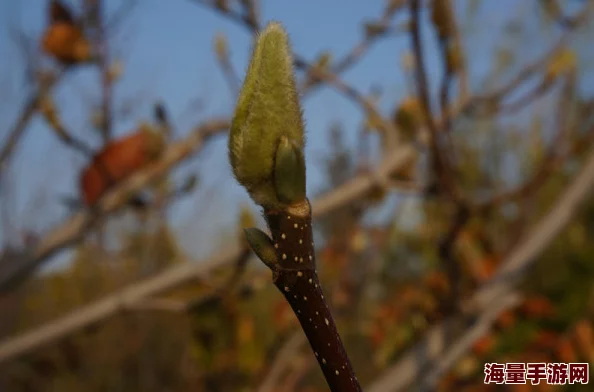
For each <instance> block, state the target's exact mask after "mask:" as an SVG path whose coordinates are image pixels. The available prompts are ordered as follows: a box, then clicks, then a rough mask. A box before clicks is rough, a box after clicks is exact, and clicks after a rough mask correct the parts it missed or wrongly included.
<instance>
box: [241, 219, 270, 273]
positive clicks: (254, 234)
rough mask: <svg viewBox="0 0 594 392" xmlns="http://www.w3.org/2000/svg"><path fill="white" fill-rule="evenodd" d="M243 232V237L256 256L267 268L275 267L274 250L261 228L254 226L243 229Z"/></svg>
mask: <svg viewBox="0 0 594 392" xmlns="http://www.w3.org/2000/svg"><path fill="white" fill-rule="evenodd" d="M244 233H245V239H246V240H247V242H248V244H249V245H250V248H252V250H253V251H254V253H255V254H256V256H258V258H259V259H260V260H262V262H263V263H264V264H266V265H267V266H268V267H269V268H271V269H274V268H276V264H277V260H276V252H275V250H274V245H273V244H272V240H271V239H270V237H268V235H266V233H264V232H263V231H262V230H260V229H256V228H250V229H245V230H244Z"/></svg>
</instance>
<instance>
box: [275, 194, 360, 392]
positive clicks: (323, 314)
mask: <svg viewBox="0 0 594 392" xmlns="http://www.w3.org/2000/svg"><path fill="white" fill-rule="evenodd" d="M264 216H265V218H266V221H267V223H268V227H269V228H270V232H271V233H272V241H273V242H274V248H275V249H276V258H277V263H275V264H273V265H269V267H270V268H271V269H272V273H273V282H274V285H275V286H276V287H277V288H278V290H279V291H280V292H281V293H282V294H283V295H284V296H285V299H286V300H287V302H288V303H289V305H291V308H292V309H293V311H294V312H295V315H296V316H297V319H298V320H299V323H300V324H301V328H302V329H303V332H304V333H305V336H306V337H307V340H308V341H309V344H310V346H311V348H312V350H313V352H314V354H315V356H316V359H317V360H318V363H319V365H320V369H322V372H323V373H324V377H325V378H326V382H327V383H328V386H329V387H330V390H331V391H333V392H349V391H355V392H356V391H361V387H360V385H359V381H358V380H357V377H356V375H355V372H354V370H353V368H352V365H351V362H350V360H349V357H348V355H347V352H346V350H345V348H344V345H343V343H342V340H341V338H340V335H339V333H338V330H337V328H336V324H335V322H334V318H333V317H332V314H331V312H330V309H329V307H328V305H327V303H326V300H325V298H324V293H323V292H322V287H321V285H320V282H319V280H318V275H317V272H316V263H315V256H316V254H315V249H314V243H313V234H312V222H311V207H310V204H309V201H307V200H305V201H303V202H301V203H300V204H297V205H294V206H292V207H289V208H287V209H286V210H283V211H272V210H265V211H264Z"/></svg>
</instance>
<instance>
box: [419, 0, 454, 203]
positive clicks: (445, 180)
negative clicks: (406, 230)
mask: <svg viewBox="0 0 594 392" xmlns="http://www.w3.org/2000/svg"><path fill="white" fill-rule="evenodd" d="M409 4H410V12H411V39H412V47H413V51H414V53H415V60H416V67H415V76H416V82H417V83H416V85H417V96H419V97H420V99H421V107H422V108H423V114H424V119H425V122H426V124H427V128H428V129H429V133H430V141H429V148H430V151H431V167H432V171H433V173H434V175H435V179H434V180H435V181H436V182H437V183H438V184H439V188H440V192H447V194H449V196H450V197H452V198H453V199H454V200H457V199H458V197H459V196H458V194H457V190H456V189H455V187H454V182H453V178H452V176H451V167H450V164H449V161H448V159H447V155H446V154H444V152H443V151H442V148H441V147H440V142H439V140H440V136H441V135H440V133H441V132H440V128H439V127H438V125H437V122H436V121H435V118H434V117H433V113H432V110H431V97H430V94H429V82H428V80H427V75H426V72H425V58H424V55H423V47H422V43H421V4H420V1H419V0H410V3H409Z"/></svg>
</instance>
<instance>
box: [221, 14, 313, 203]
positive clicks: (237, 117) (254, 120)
mask: <svg viewBox="0 0 594 392" xmlns="http://www.w3.org/2000/svg"><path fill="white" fill-rule="evenodd" d="M281 137H284V138H286V139H287V140H288V141H289V142H290V143H291V144H292V145H293V146H294V148H296V149H299V150H301V151H303V148H304V145H305V132H304V126H303V119H302V113H301V107H300V104H299V97H298V94H297V88H296V82H295V75H294V70H293V58H292V54H291V48H290V45H289V39H288V36H287V33H286V32H285V30H284V29H283V27H282V26H281V25H280V24H279V23H275V22H273V23H270V24H268V26H267V27H266V28H265V29H264V31H263V32H262V33H261V34H260V35H259V36H258V37H257V40H256V43H255V45H254V50H253V54H252V58H251V61H250V65H249V67H248V71H247V74H246V77H245V80H244V84H243V87H242V89H241V92H240V94H239V98H238V100H237V106H236V109H235V114H234V117H233V121H232V124H231V131H230V135H229V160H230V162H231V166H232V169H233V174H234V175H235V177H236V178H237V181H238V182H239V183H240V184H241V185H243V186H244V187H245V188H246V189H247V191H248V193H249V194H250V196H251V197H252V199H254V201H255V202H256V203H258V204H260V205H261V206H263V207H265V208H267V207H268V208H278V207H282V206H283V205H284V204H285V202H283V201H282V200H279V198H278V195H277V192H276V191H275V187H274V171H275V163H274V162H275V158H276V154H277V148H278V146H279V142H280V140H281Z"/></svg>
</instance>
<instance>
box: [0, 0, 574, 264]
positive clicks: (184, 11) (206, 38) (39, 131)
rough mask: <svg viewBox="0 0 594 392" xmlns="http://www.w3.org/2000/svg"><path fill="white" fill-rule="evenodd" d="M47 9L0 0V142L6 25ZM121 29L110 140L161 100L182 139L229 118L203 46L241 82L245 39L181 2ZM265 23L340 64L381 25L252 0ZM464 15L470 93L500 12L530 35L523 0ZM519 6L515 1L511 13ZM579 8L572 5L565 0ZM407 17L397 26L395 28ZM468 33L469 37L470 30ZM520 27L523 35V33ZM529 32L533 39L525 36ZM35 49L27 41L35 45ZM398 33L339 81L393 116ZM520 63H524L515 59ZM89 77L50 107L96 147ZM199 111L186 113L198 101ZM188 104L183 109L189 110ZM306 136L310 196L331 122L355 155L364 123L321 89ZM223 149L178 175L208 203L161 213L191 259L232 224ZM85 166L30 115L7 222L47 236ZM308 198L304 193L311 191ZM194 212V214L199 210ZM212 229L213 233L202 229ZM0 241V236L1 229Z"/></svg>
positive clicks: (299, 5)
mask: <svg viewBox="0 0 594 392" xmlns="http://www.w3.org/2000/svg"><path fill="white" fill-rule="evenodd" d="M471 2H472V0H469V1H462V0H456V1H455V2H454V3H455V4H456V6H457V9H458V14H459V19H460V20H464V17H463V15H464V13H465V12H466V9H467V5H468V4H469V3H471ZM46 3H47V2H46V0H21V1H15V0H0V20H1V24H2V25H3V26H5V27H4V28H2V31H0V53H1V54H2V58H3V59H5V60H4V61H2V62H1V63H0V138H3V137H5V135H6V133H7V130H8V129H9V128H10V127H11V126H12V124H13V123H14V121H15V118H16V115H17V113H18V108H19V105H20V104H21V103H22V102H23V100H24V97H25V96H26V91H24V90H23V85H24V84H23V82H22V80H23V79H22V68H23V65H22V64H23V62H22V58H21V57H19V56H20V55H19V52H18V51H17V50H16V49H15V45H14V43H13V42H12V41H11V40H10V36H9V35H8V34H7V32H6V30H7V29H6V26H11V28H12V29H13V30H18V29H21V30H23V31H24V32H25V34H26V35H27V36H28V37H30V38H32V39H35V40H37V39H38V37H39V34H40V33H41V31H42V29H43V23H44V19H45V16H44V11H45V6H46ZM140 3H141V5H139V6H138V7H136V9H135V10H134V12H133V13H132V14H131V16H130V18H129V19H127V22H126V24H125V25H124V27H123V28H122V29H120V30H118V31H117V32H116V33H115V34H114V36H113V40H112V42H111V51H112V53H113V55H114V57H116V58H120V59H121V60H122V61H123V62H124V74H123V78H122V80H121V82H120V83H119V84H118V85H117V87H116V88H115V90H114V95H115V102H116V106H118V105H121V104H124V103H127V102H130V103H133V104H135V105H133V111H132V114H131V115H130V116H129V117H128V118H125V119H122V120H121V121H118V122H117V123H116V128H115V131H116V133H117V134H123V133H126V132H128V131H129V130H130V129H131V128H132V127H133V126H134V124H135V123H137V122H138V121H140V120H143V119H148V118H149V115H150V109H151V105H152V103H153V102H154V101H155V99H159V98H160V99H163V100H164V102H165V103H166V106H167V108H168V109H169V111H170V114H171V116H172V118H173V120H174V123H175V126H176V131H177V132H178V135H180V137H181V136H182V135H183V134H185V133H186V132H187V131H188V130H189V129H190V127H191V126H192V125H193V124H196V123H197V122H198V121H200V120H204V119H207V118H209V117H210V116H213V115H230V114H231V112H232V108H233V103H234V98H233V97H232V96H231V94H230V91H229V89H228V87H227V84H226V83H225V80H224V78H223V76H222V74H221V72H220V71H219V69H218V66H217V65H216V61H215V58H214V55H213V50H212V46H213V45H212V42H213V37H214V35H215V34H216V33H217V32H224V33H225V34H226V36H227V38H228V40H229V46H230V50H231V53H232V63H233V65H234V67H235V69H236V71H237V73H238V74H240V75H243V72H244V70H245V68H246V65H247V60H248V56H249V51H250V43H251V37H250V35H249V34H248V32H247V30H246V29H245V28H243V27H242V26H239V25H238V24H236V23H235V22H233V21H230V20H227V19H225V18H224V17H222V16H220V15H218V14H217V13H215V12H212V11H210V10H209V9H207V8H206V7H203V6H200V5H197V4H195V3H193V2H192V1H191V0H166V1H165V0H142V1H140ZM261 3H262V17H263V20H264V21H268V20H278V21H281V22H282V23H283V24H284V25H285V27H286V29H287V30H288V31H289V34H290V36H291V41H292V44H293V46H294V50H295V52H297V53H299V54H300V55H302V56H304V57H305V58H307V59H309V60H313V59H314V58H315V57H316V55H317V54H319V53H320V52H322V51H324V50H331V51H332V53H333V54H334V58H337V59H339V58H341V57H342V55H344V54H345V53H346V52H347V51H348V50H349V49H350V48H351V47H352V46H353V45H354V44H355V43H357V42H358V41H359V40H360V39H361V37H362V34H363V30H362V26H361V22H362V21H366V20H371V19H375V18H377V17H379V16H380V15H381V13H382V10H383V6H384V4H385V1H383V0H365V1H363V0H324V1H319V0H318V1H313V0H308V1H290V0H262V1H261ZM480 3H483V4H486V5H484V6H482V7H481V8H480V9H479V10H478V13H477V14H476V16H475V17H474V19H473V20H474V25H469V26H466V27H467V30H468V31H469V32H471V34H467V35H465V46H466V49H467V50H468V53H467V56H468V58H469V59H470V60H471V63H470V71H471V76H472V81H473V87H474V88H476V87H478V81H480V80H481V79H482V78H483V77H484V76H485V75H486V74H487V73H488V72H489V70H490V68H489V67H490V65H491V63H492V57H491V56H492V49H493V47H494V45H495V44H496V43H497V41H498V40H500V38H499V37H501V27H502V26H503V23H505V21H507V20H509V18H510V15H523V16H525V18H526V25H530V26H536V24H535V19H534V18H533V15H534V14H535V12H536V7H535V4H536V2H533V1H525V2H517V1H515V0H500V1H482V2H480ZM520 3H521V4H520ZM570 3H572V4H578V3H579V2H577V1H575V2H570ZM118 4H120V1H115V0H107V5H108V10H109V11H113V10H114V9H116V8H117V6H118ZM405 17H406V13H405V14H403V15H402V16H401V17H400V18H399V20H405ZM477 27H478V28H477ZM529 30H530V29H529ZM532 31H535V30H534V29H532ZM424 35H425V38H430V40H428V41H427V45H426V46H427V50H428V52H427V54H428V55H427V64H428V71H429V76H430V78H431V80H432V81H433V82H435V81H438V80H439V77H440V72H441V70H440V67H439V64H438V63H437V62H436V59H437V57H436V56H435V54H436V52H435V50H434V47H433V44H432V40H433V32H431V31H428V30H426V31H424ZM557 35H558V30H557V29H553V30H551V33H550V34H549V35H548V36H542V35H541V36H540V39H539V40H538V41H535V40H534V37H535V36H536V35H535V34H528V35H527V37H528V38H527V40H526V41H525V42H522V43H521V44H520V45H522V46H523V49H522V54H523V56H522V58H521V59H520V60H521V63H525V62H526V61H529V60H530V59H533V58H534V57H535V56H536V55H538V54H539V53H542V50H543V48H545V47H546V45H550V44H551V43H552V42H554V38H555V36H557ZM35 42H36V41H35ZM409 45H410V42H409V39H408V37H407V36H405V35H402V36H397V37H391V38H389V39H384V40H382V41H381V42H380V43H378V44H377V45H375V46H373V48H372V49H371V50H370V52H369V54H368V55H367V56H366V57H365V59H364V61H362V62H360V63H359V64H358V65H357V66H356V67H355V68H353V69H351V70H349V71H348V72H346V73H344V74H343V78H344V80H345V81H347V82H348V83H350V84H351V85H352V86H353V87H355V88H357V89H358V90H359V91H361V92H363V93H367V92H369V90H370V88H371V86H373V85H381V86H382V88H383V90H384V95H383V98H382V101H381V108H382V110H383V111H384V113H388V112H389V111H391V108H393V107H394V105H395V103H396V102H397V101H398V100H399V99H400V98H401V97H403V96H404V95H406V93H407V90H406V86H407V83H408V82H407V80H406V76H405V75H404V73H403V72H402V67H401V60H400V59H401V56H402V54H403V53H405V52H406V51H408V48H409ZM524 57H525V58H524ZM98 82H99V76H98V74H97V73H96V71H95V70H94V69H85V70H79V71H76V72H75V73H73V74H72V75H69V76H68V80H66V81H64V82H63V83H62V84H61V85H60V87H59V88H58V89H57V90H56V95H55V96H56V103H57V104H58V106H59V107H60V110H61V111H62V115H63V117H64V120H65V122H66V123H67V124H68V125H69V128H70V129H71V131H72V132H73V133H74V134H76V135H77V136H79V137H81V138H85V139H86V140H88V141H89V142H92V143H94V144H95V145H97V143H98V141H99V139H98V137H97V134H96V132H95V131H93V130H92V129H90V128H89V126H88V115H89V113H88V109H89V107H90V105H91V104H92V103H93V102H99V97H100V96H99V95H98V94H99V91H100V90H98V89H97V85H98ZM197 99H198V100H199V101H201V105H194V106H193V107H192V106H188V105H189V104H190V103H191V102H196V100H197ZM189 107H190V109H189ZM304 115H305V120H306V123H307V130H308V147H307V155H308V158H309V159H308V184H309V189H310V190H311V191H316V190H317V189H319V187H320V186H321V185H322V180H323V178H322V177H321V176H320V174H319V170H320V165H319V162H320V160H321V159H322V157H323V154H324V151H326V147H325V146H326V144H327V143H326V141H327V137H326V135H327V130H328V125H329V124H331V123H332V122H333V121H335V120H340V121H341V122H342V123H343V124H344V125H345V129H346V130H347V131H348V132H347V136H348V142H349V144H350V145H351V146H353V147H354V144H355V142H356V139H355V131H356V130H357V128H358V127H359V124H360V122H361V120H362V117H361V111H360V110H359V108H358V107H356V106H354V105H353V104H352V103H351V102H350V101H348V100H347V99H345V98H343V97H341V96H340V95H338V94H337V93H336V92H335V91H334V90H332V89H331V88H327V87H325V88H322V89H319V90H318V91H317V92H315V93H314V94H311V95H310V96H309V97H308V98H307V99H306V100H305V102H304ZM224 145H225V143H224V140H223V139H222V138H221V139H220V140H218V141H216V142H214V143H213V144H212V145H211V146H209V147H208V148H207V149H206V150H205V151H204V154H203V155H202V159H199V160H193V161H192V162H190V163H186V164H184V165H183V168H182V170H181V172H182V173H187V172H188V171H199V172H200V173H201V176H202V178H203V183H204V184H206V185H207V187H206V188H208V185H209V184H210V185H213V184H217V185H221V188H217V189H218V191H217V192H216V193H215V197H214V200H212V202H211V204H208V205H207V206H204V205H202V207H198V205H199V204H204V203H203V201H202V196H204V193H205V192H206V189H203V190H200V191H198V192H197V193H196V195H193V196H191V197H189V198H187V199H186V200H183V201H182V202H180V203H178V204H177V205H176V206H174V207H173V208H172V210H171V213H172V218H173V220H172V221H173V222H174V223H175V226H176V228H177V229H178V230H179V231H180V233H181V239H182V241H183V244H184V247H185V248H186V249H187V250H188V251H191V252H192V253H193V254H194V255H197V257H199V256H203V255H204V254H206V253H208V252H210V251H211V250H212V249H213V247H214V246H215V245H216V243H217V241H218V240H217V236H218V234H217V231H216V230H206V231H205V230H203V229H204V228H208V227H213V228H215V229H217V230H218V229H221V228H222V227H224V225H225V224H226V223H230V222H232V221H233V219H235V215H236V214H235V213H236V211H237V206H238V202H237V200H238V198H240V200H241V198H242V199H243V200H246V198H245V194H244V192H243V190H242V189H240V188H239V187H238V186H237V185H236V184H235V183H234V181H233V180H232V178H231V175H230V171H229V168H228V165H227V160H226V152H225V149H224ZM83 164H84V159H83V158H81V157H80V156H79V155H78V154H77V153H76V152H72V151H70V150H67V149H65V148H64V147H63V146H62V145H61V144H60V143H59V142H58V141H57V140H56V139H55V137H54V136H53V135H52V134H51V133H50V132H49V130H48V128H47V127H46V126H45V124H44V123H43V121H42V120H41V119H39V118H38V117H36V118H35V119H34V120H33V121H32V122H31V124H30V127H29V129H28V131H27V135H26V137H25V138H24V139H23V141H22V143H21V145H20V148H19V150H18V152H17V154H16V155H15V157H14V159H13V160H12V169H11V173H12V176H11V177H10V181H9V184H10V186H11V189H13V190H14V191H13V192H11V194H12V195H11V203H10V217H11V218H12V221H13V225H15V226H16V227H17V228H18V229H22V228H27V227H28V228H32V229H38V230H47V229H49V228H50V227H52V226H53V225H55V224H56V223H58V222H60V221H61V220H63V219H64V218H65V217H66V216H67V212H66V210H65V209H64V208H62V207H61V206H60V205H59V204H58V201H57V197H58V196H60V195H64V194H76V190H75V186H76V179H77V174H76V173H77V171H78V170H80V168H81V167H82V165H83ZM311 191H310V193H312V192H311ZM197 211H200V213H198V212H197ZM207 222H213V223H214V224H212V225H211V224H207ZM1 233H2V237H3V238H4V237H5V236H6V233H5V230H2V232H1Z"/></svg>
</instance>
